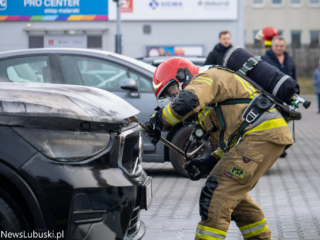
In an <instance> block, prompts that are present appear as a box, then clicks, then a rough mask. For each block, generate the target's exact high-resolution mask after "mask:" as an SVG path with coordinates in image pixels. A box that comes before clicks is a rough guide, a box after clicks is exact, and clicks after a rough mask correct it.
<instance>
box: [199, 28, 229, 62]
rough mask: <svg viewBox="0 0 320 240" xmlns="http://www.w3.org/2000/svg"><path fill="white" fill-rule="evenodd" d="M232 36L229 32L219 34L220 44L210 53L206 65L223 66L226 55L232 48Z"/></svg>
mask: <svg viewBox="0 0 320 240" xmlns="http://www.w3.org/2000/svg"><path fill="white" fill-rule="evenodd" d="M231 47H232V45H231V34H230V32H229V31H222V32H220V34H219V43H218V44H217V45H216V46H215V47H214V49H213V50H212V51H211V52H210V53H209V55H208V57H207V60H206V62H205V63H204V65H222V64H223V57H224V54H225V53H226V52H227V51H228V50H229V48H231Z"/></svg>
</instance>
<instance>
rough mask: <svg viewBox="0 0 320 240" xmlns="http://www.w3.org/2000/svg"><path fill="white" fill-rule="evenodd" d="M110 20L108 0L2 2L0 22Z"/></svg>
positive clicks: (1, 0) (17, 0)
mask: <svg viewBox="0 0 320 240" xmlns="http://www.w3.org/2000/svg"><path fill="white" fill-rule="evenodd" d="M97 20H108V1H107V0H95V1H92V0H0V21H97Z"/></svg>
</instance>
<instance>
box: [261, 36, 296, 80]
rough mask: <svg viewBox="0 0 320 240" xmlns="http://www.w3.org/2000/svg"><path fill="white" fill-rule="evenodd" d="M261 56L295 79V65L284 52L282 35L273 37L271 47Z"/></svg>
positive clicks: (284, 43)
mask: <svg viewBox="0 0 320 240" xmlns="http://www.w3.org/2000/svg"><path fill="white" fill-rule="evenodd" d="M261 58H262V59H263V60H264V61H266V62H267V63H269V64H270V65H272V66H274V67H276V68H278V69H279V70H280V71H281V72H283V73H284V74H287V75H289V76H290V77H292V78H293V79H294V80H296V81H297V76H296V67H295V65H294V62H293V59H292V57H290V56H289V54H288V52H286V41H285V40H284V38H283V37H281V36H276V37H274V38H273V39H272V47H271V49H270V50H268V51H267V52H266V54H265V55H264V56H262V57H261Z"/></svg>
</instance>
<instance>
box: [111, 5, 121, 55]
mask: <svg viewBox="0 0 320 240" xmlns="http://www.w3.org/2000/svg"><path fill="white" fill-rule="evenodd" d="M113 1H114V2H116V4H117V34H116V39H115V40H116V53H119V54H121V52H122V51H121V50H122V49H121V9H120V5H121V0H113Z"/></svg>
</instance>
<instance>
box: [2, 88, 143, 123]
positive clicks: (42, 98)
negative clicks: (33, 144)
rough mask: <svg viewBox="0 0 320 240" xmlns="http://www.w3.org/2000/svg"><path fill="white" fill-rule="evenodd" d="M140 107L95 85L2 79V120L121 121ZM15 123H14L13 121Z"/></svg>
mask: <svg viewBox="0 0 320 240" xmlns="http://www.w3.org/2000/svg"><path fill="white" fill-rule="evenodd" d="M138 113H139V110H137V109H136V108H134V107H133V106H131V105H130V104H129V103H127V102H126V101H124V100H123V99H122V98H120V97H118V96H116V95H114V94H112V93H110V92H107V91H104V90H101V89H98V88H92V87H84V86H74V85H62V84H45V83H0V123H2V124H4V122H3V121H4V120H3V119H4V116H7V117H10V116H11V117H12V118H11V119H13V120H12V121H13V122H15V121H16V120H17V119H18V118H17V117H22V118H23V117H27V118H28V119H32V118H37V117H38V118H47V119H48V118H53V119H54V118H58V119H76V120H78V121H88V122H98V123H118V122H121V121H123V120H124V119H125V118H129V117H132V116H135V115H137V114H138ZM12 124H14V123H12Z"/></svg>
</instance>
